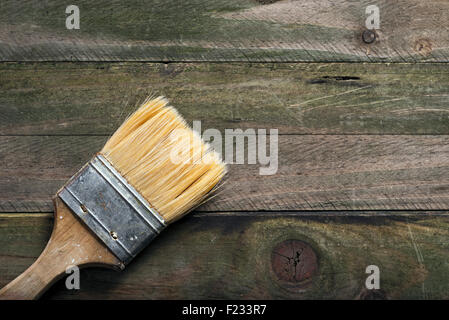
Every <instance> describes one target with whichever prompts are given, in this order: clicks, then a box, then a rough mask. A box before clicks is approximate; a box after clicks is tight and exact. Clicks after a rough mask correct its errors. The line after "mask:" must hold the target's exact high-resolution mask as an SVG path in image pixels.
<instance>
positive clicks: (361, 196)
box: [0, 135, 449, 214]
mask: <svg viewBox="0 0 449 320" xmlns="http://www.w3.org/2000/svg"><path fill="white" fill-rule="evenodd" d="M106 139H107V137H105V136H3V137H0V167H1V168H2V169H1V170H0V211H2V212H51V211H52V204H51V201H50V199H51V197H52V195H53V194H55V193H56V191H57V190H58V189H59V188H60V187H61V186H62V185H63V184H64V183H65V181H67V180H68V179H69V178H70V177H71V176H72V175H73V174H75V173H76V172H77V171H78V169H79V168H81V166H82V165H83V164H84V163H86V162H87V161H88V160H89V159H90V158H91V157H92V156H93V155H94V154H95V153H96V152H97V151H99V150H100V149H101V147H102V145H103V144H104V142H105V141H106ZM55 155H57V156H55ZM278 159H279V164H278V171H277V173H276V174H274V175H265V176H264V175H260V174H259V168H260V167H261V165H259V164H234V165H231V166H230V173H229V176H228V179H227V181H226V182H225V183H224V185H223V186H222V188H221V189H220V191H219V193H218V195H217V196H216V197H215V198H214V199H213V200H211V201H210V202H208V203H206V204H205V205H203V206H202V207H201V208H200V210H201V211H259V210H269V211H273V210H274V211H276V210H449V193H448V190H449V170H448V169H449V136H448V135H430V136H429V135H414V136H412V135H283V136H279V151H278ZM254 214H257V213H254Z"/></svg>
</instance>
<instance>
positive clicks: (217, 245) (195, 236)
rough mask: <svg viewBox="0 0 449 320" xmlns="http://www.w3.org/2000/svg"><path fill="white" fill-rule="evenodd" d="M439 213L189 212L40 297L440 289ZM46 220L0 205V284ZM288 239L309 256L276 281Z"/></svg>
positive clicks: (446, 287)
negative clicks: (122, 257)
mask: <svg viewBox="0 0 449 320" xmlns="http://www.w3.org/2000/svg"><path fill="white" fill-rule="evenodd" d="M448 219H449V218H448V217H447V216H445V217H435V216H432V217H421V218H416V217H415V218H411V217H402V218H401V217H391V216H390V217H379V216H368V217H363V216H359V217H335V216H334V217H329V216H315V217H310V216H309V217H305V216H296V217H280V216H262V217H257V216H252V217H247V216H246V217H245V216H227V217H217V216H213V217H210V216H208V215H205V214H201V215H198V214H194V215H193V216H190V217H187V218H185V219H184V220H181V221H180V222H177V223H175V224H174V225H172V226H170V227H169V228H170V229H167V231H164V232H163V233H162V234H161V235H160V236H159V237H158V238H157V239H156V240H155V241H154V242H153V243H152V244H151V245H150V246H149V247H148V248H147V249H145V250H144V251H143V252H142V253H141V254H140V255H139V256H138V257H137V258H136V259H135V260H134V261H133V263H131V264H130V265H129V266H128V267H127V268H126V269H125V270H124V271H122V272H114V271H109V270H103V269H86V270H81V289H80V290H73V291H68V290H67V289H66V288H65V285H64V280H61V281H60V282H58V283H57V284H56V285H55V286H54V287H53V288H52V289H50V291H49V292H48V293H47V294H46V295H44V298H46V299H88V298H89V299H109V298H115V299H167V298H168V299H173V298H178V299H240V298H242V299H279V298H291V299H298V298H304V299H310V298H315V299H316V298H318V299H323V298H328V299H360V298H362V299H363V298H367V299H368V298H387V299H405V298H410V299H448V298H449V295H448V294H449V278H448V275H449V265H448V263H447V256H448V254H449V251H448V250H449V245H448V242H447V239H448V236H449V234H448V233H449V220H448ZM50 229H51V215H50V214H48V215H34V216H29V215H0V259H1V260H0V261H1V263H0V286H3V285H5V284H6V283H7V282H8V281H10V280H11V279H12V278H14V277H15V276H16V275H18V274H19V273H20V272H22V271H23V270H24V269H25V268H27V267H28V266H29V265H30V264H31V263H32V262H33V261H34V259H35V258H36V257H37V256H38V255H39V254H40V252H41V251H42V249H43V247H44V245H45V243H46V241H47V239H48V238H49V236H50ZM290 239H297V240H302V241H305V242H307V243H308V244H309V245H310V246H311V247H312V249H313V250H314V252H315V254H316V255H317V256H318V269H317V272H316V273H315V274H314V275H313V276H312V277H311V278H309V282H304V281H298V282H295V281H290V282H291V283H285V282H282V281H280V280H279V278H278V277H277V276H276V274H275V273H274V272H273V269H272V257H273V249H274V248H275V246H276V245H277V244H278V243H280V242H282V241H285V240H290ZM300 263H301V262H300ZM368 265H377V266H378V267H379V269H380V287H381V290H376V291H375V292H369V291H368V290H366V289H364V288H365V280H366V277H367V276H368V275H367V274H366V273H365V269H366V267H367V266H368Z"/></svg>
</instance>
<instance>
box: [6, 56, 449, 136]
mask: <svg viewBox="0 0 449 320" xmlns="http://www.w3.org/2000/svg"><path fill="white" fill-rule="evenodd" d="M0 74H1V76H0V108H1V110H2V112H1V114H0V134H2V135H41V134H47V135H54V134H56V135H71V134H77V135H109V134H111V133H112V132H113V131H114V130H115V129H116V128H117V127H118V125H119V124H120V123H121V122H122V121H123V120H124V118H125V116H126V115H127V114H128V113H130V112H131V111H132V110H133V108H134V107H135V106H136V104H137V102H138V101H139V99H140V100H142V99H144V97H145V96H146V95H148V94H151V93H152V94H163V95H166V96H167V97H169V98H170V99H171V101H172V103H173V105H174V106H176V107H177V108H178V109H179V110H180V112H181V113H182V114H183V116H185V117H186V119H187V120H188V121H189V122H191V121H192V120H200V121H201V122H202V126H203V129H206V128H217V129H220V130H223V129H225V128H243V129H245V128H278V129H279V132H280V133H281V134H449V95H448V92H449V69H448V67H447V65H444V64H417V65H413V64H393V65H391V64H359V63H348V64H240V63H238V64H237V63H229V64H228V63H226V64H225V63H207V64H202V63H181V64H153V63H149V64H146V63H125V64H123V63H107V64H104V63H82V64H81V63H58V64H52V63H38V64H34V63H30V64H28V63H25V64H17V63H3V64H0Z"/></svg>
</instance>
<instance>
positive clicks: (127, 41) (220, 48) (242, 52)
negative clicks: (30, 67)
mask: <svg viewBox="0 0 449 320" xmlns="http://www.w3.org/2000/svg"><path fill="white" fill-rule="evenodd" d="M69 4H71V3H68V2H66V1H60V0H58V1H41V0H27V1H20V2H19V1H16V0H3V1H2V2H1V4H0V60H1V61H313V62H318V61H387V62H391V61H394V62H416V61H439V62H441V61H444V62H448V61H449V28H448V27H449V3H448V2H447V1H441V0H426V1H421V0H399V1H390V0H378V1H376V2H375V3H374V4H375V5H377V6H378V7H379V9H380V29H379V30H377V31H376V32H377V36H378V40H376V42H374V43H372V44H366V43H364V42H363V41H362V37H361V34H362V32H363V31H364V30H365V28H366V25H365V20H366V18H367V14H366V13H365V9H366V7H367V6H368V5H372V4H373V2H372V1H370V0H361V1H360V0H357V1H356V0H338V1H335V0H332V1H331V0H322V1H315V0H297V1H295V0H290V1H289V0H283V1H265V0H189V1H178V0H153V1H140V0H139V1H136V0H134V1H95V2H92V1H87V0H79V1H76V5H78V6H79V8H80V17H81V21H80V30H67V29H66V26H65V20H66V17H67V16H68V14H66V13H65V11H66V7H67V6H68V5H69Z"/></svg>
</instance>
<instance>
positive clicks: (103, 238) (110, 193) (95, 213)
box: [0, 97, 226, 299]
mask: <svg viewBox="0 0 449 320" xmlns="http://www.w3.org/2000/svg"><path fill="white" fill-rule="evenodd" d="M225 173H226V166H225V165H224V163H223V162H222V161H221V160H220V156H219V155H218V154H217V153H216V152H215V151H213V150H211V148H210V146H209V145H208V144H206V143H205V142H203V141H202V140H201V137H200V136H199V135H198V134H197V133H195V132H194V131H192V130H191V129H190V128H189V127H188V126H187V125H186V122H185V121H184V119H183V118H182V117H181V116H180V115H179V114H178V113H177V111H176V110H175V109H174V108H172V107H169V106H168V101H167V100H166V99H165V98H163V97H158V98H156V99H152V100H147V101H146V102H145V103H144V104H143V105H142V106H141V107H140V108H139V109H137V111H135V112H134V113H133V114H132V115H131V116H130V117H128V119H127V120H126V121H125V122H124V123H123V124H122V125H121V126H120V128H119V129H118V130H117V131H116V132H115V133H114V134H113V135H112V136H111V138H110V139H109V140H108V141H107V142H106V144H105V146H104V147H103V149H102V150H101V151H100V152H99V153H98V154H96V155H95V157H94V158H93V159H92V160H91V161H89V162H88V163H87V164H86V165H85V166H84V167H82V168H81V169H80V171H78V173H76V174H75V175H74V176H73V177H72V178H71V179H70V180H69V181H68V182H67V183H66V184H65V185H64V187H62V188H61V189H60V190H59V191H58V192H57V194H56V196H55V197H54V198H53V201H54V204H55V218H54V227H53V232H52V235H51V237H50V240H49V241H48V244H47V246H46V248H45V249H44V251H43V252H42V254H41V255H40V256H39V258H38V259H37V260H36V262H35V263H34V264H33V265H31V266H30V267H29V268H28V269H27V270H26V271H25V272H24V273H22V274H21V275H20V276H19V277H17V278H16V279H15V280H13V281H12V282H11V283H9V284H8V285H6V286H5V287H4V288H3V289H2V290H0V299H36V298H38V297H39V296H40V295H41V294H42V293H43V292H44V291H45V290H46V289H47V288H49V287H50V286H51V285H52V284H53V283H54V282H55V281H57V280H58V279H59V278H61V277H63V276H64V275H65V274H66V270H67V269H68V268H73V266H77V267H87V266H104V267H112V268H114V269H117V270H122V269H124V267H125V266H126V265H127V264H128V263H129V262H130V261H131V260H132V259H133V258H134V257H135V256H136V255H137V254H138V253H139V252H140V251H141V250H142V249H143V248H145V247H146V246H147V245H148V244H149V242H150V241H151V240H152V239H154V238H155V237H156V236H157V235H158V234H159V233H160V232H161V231H162V230H163V229H164V228H165V227H166V226H167V225H169V224H171V223H172V222H174V221H176V220H177V219H179V218H180V217H182V216H183V215H185V214H186V213H187V212H189V211H191V210H192V209H193V208H195V207H196V206H198V205H199V204H200V203H202V202H203V201H204V200H205V199H206V197H207V196H208V194H210V192H211V191H212V190H213V188H214V187H215V186H216V185H217V183H218V182H219V181H220V179H221V178H222V177H223V176H224V175H225Z"/></svg>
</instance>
